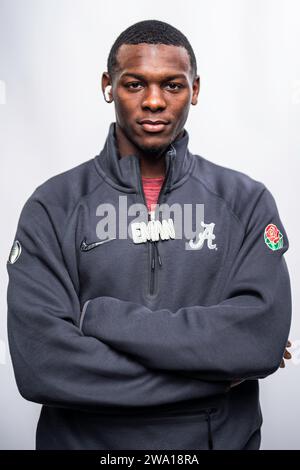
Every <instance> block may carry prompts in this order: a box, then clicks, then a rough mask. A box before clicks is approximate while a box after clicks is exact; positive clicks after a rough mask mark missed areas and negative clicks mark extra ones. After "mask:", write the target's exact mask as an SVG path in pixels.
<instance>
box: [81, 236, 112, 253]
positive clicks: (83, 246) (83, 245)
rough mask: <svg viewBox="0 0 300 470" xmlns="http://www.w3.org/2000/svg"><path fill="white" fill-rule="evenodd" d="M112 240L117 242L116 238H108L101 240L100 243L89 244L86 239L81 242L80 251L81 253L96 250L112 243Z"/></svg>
mask: <svg viewBox="0 0 300 470" xmlns="http://www.w3.org/2000/svg"><path fill="white" fill-rule="evenodd" d="M111 240H115V238H107V239H106V240H101V241H99V242H94V243H87V242H86V238H84V239H83V240H82V242H81V245H80V249H81V251H90V250H92V249H93V248H96V246H99V245H103V243H107V242H110V241H111Z"/></svg>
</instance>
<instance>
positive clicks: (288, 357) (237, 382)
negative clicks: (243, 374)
mask: <svg viewBox="0 0 300 470" xmlns="http://www.w3.org/2000/svg"><path fill="white" fill-rule="evenodd" d="M291 346H292V343H291V341H290V340H288V342H287V343H286V348H290V347H291ZM286 348H285V351H284V354H283V358H282V361H281V363H280V366H279V367H281V368H283V367H285V362H284V359H291V357H292V355H291V353H290V352H289V351H288V350H287V349H286ZM244 380H245V379H241V380H234V381H233V382H231V384H230V388H232V387H235V386H236V385H239V384H240V383H242V382H243V381H244Z"/></svg>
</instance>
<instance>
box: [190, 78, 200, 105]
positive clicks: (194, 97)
mask: <svg viewBox="0 0 300 470" xmlns="http://www.w3.org/2000/svg"><path fill="white" fill-rule="evenodd" d="M199 91H200V75H196V77H195V78H194V81H193V94H192V101H191V104H192V105H194V106H195V105H196V104H197V103H198V95H199Z"/></svg>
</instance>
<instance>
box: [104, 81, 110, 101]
mask: <svg viewBox="0 0 300 470" xmlns="http://www.w3.org/2000/svg"><path fill="white" fill-rule="evenodd" d="M110 91H111V85H108V86H107V87H106V88H105V91H104V96H105V100H106V101H107V102H110V101H111V100H110V96H109V93H110Z"/></svg>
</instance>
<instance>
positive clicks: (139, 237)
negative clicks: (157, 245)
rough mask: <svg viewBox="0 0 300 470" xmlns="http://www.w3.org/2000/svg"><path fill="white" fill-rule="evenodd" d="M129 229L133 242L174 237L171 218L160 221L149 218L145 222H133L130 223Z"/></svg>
mask: <svg viewBox="0 0 300 470" xmlns="http://www.w3.org/2000/svg"><path fill="white" fill-rule="evenodd" d="M131 230H132V239H133V242H134V243H145V242H147V241H148V240H150V241H153V242H154V241H158V240H159V239H161V240H169V239H170V238H173V239H174V238H175V228H174V222H173V220H172V219H167V220H162V222H160V220H150V221H149V222H148V223H147V224H146V223H145V222H133V223H131Z"/></svg>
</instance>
